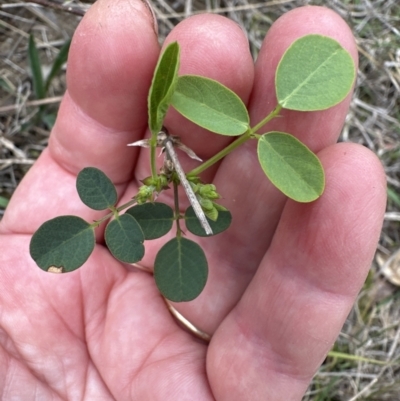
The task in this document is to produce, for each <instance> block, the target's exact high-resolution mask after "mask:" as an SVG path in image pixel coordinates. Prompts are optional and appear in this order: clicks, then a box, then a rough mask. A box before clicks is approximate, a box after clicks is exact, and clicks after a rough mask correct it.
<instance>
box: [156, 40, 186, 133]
mask: <svg viewBox="0 0 400 401" xmlns="http://www.w3.org/2000/svg"><path fill="white" fill-rule="evenodd" d="M179 53H180V49H179V45H178V43H177V42H172V43H170V44H169V45H168V46H167V47H166V48H165V50H164V52H163V53H162V55H161V57H160V58H159V59H158V63H157V66H156V69H155V71H154V75H153V81H152V83H151V87H150V91H149V97H148V108H149V127H150V131H151V133H152V135H153V136H155V135H157V134H158V132H159V131H161V128H162V124H163V121H164V117H165V114H166V113H167V110H168V107H169V105H170V101H171V96H172V94H173V92H174V89H175V85H176V81H177V78H178V70H179Z"/></svg>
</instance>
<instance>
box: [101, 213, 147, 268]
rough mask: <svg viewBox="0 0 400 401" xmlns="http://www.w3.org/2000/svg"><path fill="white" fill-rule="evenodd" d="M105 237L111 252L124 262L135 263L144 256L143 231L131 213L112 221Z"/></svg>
mask: <svg viewBox="0 0 400 401" xmlns="http://www.w3.org/2000/svg"><path fill="white" fill-rule="evenodd" d="M104 238H105V240H106V244H107V246H108V249H109V250H110V252H111V253H112V254H113V255H114V257H116V258H117V259H118V260H120V261H122V262H126V263H135V262H138V261H139V260H141V259H142V258H143V256H144V245H143V241H144V235H143V231H142V229H141V228H140V225H139V223H138V222H137V221H136V220H135V219H134V218H133V217H132V216H131V215H130V214H126V213H125V214H123V215H122V216H118V218H116V219H115V220H112V221H110V222H109V223H108V225H107V227H106V230H105V233H104Z"/></svg>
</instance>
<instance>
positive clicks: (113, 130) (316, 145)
mask: <svg viewBox="0 0 400 401" xmlns="http://www.w3.org/2000/svg"><path fill="white" fill-rule="evenodd" d="M308 33H320V34H323V35H327V36H330V37H332V38H334V39H336V40H338V41H339V42H340V43H341V44H342V45H343V46H344V47H345V48H346V49H347V50H348V51H349V52H350V53H351V55H352V56H353V58H354V60H355V62H356V63H357V51H356V46H355V43H354V39H353V37H352V34H351V32H350V30H349V28H348V27H347V26H346V24H345V23H344V22H343V20H341V18H340V17H339V16H338V15H336V14H335V13H334V12H332V11H330V10H328V9H326V8H319V7H304V8H297V9H295V10H294V11H292V12H289V13H287V14H285V15H284V16H283V17H281V18H280V19H279V20H278V21H277V22H276V23H275V24H274V25H273V27H272V28H271V29H270V31H269V32H268V34H267V36H266V38H265V41H264V43H263V46H262V49H261V51H260V54H259V57H258V60H257V62H256V64H255V65H254V64H253V61H252V58H251V56H250V53H249V48H248V42H247V39H246V37H245V34H244V33H243V32H242V30H241V29H240V27H239V26H237V25H236V24H235V23H234V22H232V21H230V20H228V19H226V18H223V17H221V16H217V15H198V16H195V17H192V18H189V19H187V20H185V21H183V22H182V23H180V24H179V25H178V26H177V27H176V28H175V29H174V30H173V31H172V32H171V34H170V35H169V36H168V38H167V40H166V42H167V43H169V42H171V41H174V40H178V41H179V44H180V46H181V68H180V74H185V73H191V74H198V75H203V76H207V77H210V78H213V79H216V80H218V81H220V82H222V83H223V84H225V85H227V86H228V87H230V88H231V89H232V90H234V91H235V92H236V93H237V94H238V95H239V96H240V97H241V98H242V99H243V101H244V102H246V103H247V105H248V107H249V111H250V115H251V119H252V123H253V124H255V123H257V122H258V121H259V120H260V119H261V118H262V117H263V116H265V115H266V114H268V113H269V112H270V111H271V110H272V109H273V108H274V106H275V104H276V102H275V94H274V88H273V82H274V71H275V69H276V65H277V63H278V61H279V59H280V57H281V56H282V54H283V52H284V51H285V49H286V48H287V47H288V46H289V45H290V44H291V43H292V42H293V41H294V40H295V39H296V38H298V37H300V36H303V35H305V34H308ZM159 53H160V48H159V45H158V41H157V37H156V33H155V28H154V24H153V20H152V16H151V13H150V12H149V9H148V7H147V6H146V5H145V4H144V3H143V2H141V1H140V0H118V1H116V0H100V1H99V2H97V3H96V4H94V5H93V7H92V8H91V9H90V10H89V11H88V13H87V15H86V16H85V17H84V18H83V20H82V22H81V24H80V26H79V27H78V29H77V31H76V33H75V35H74V38H73V42H72V46H71V50H70V57H69V62H68V72H67V84H68V91H67V93H66V95H65V97H64V99H63V102H62V104H61V108H60V111H59V115H58V120H57V122H56V125H55V127H54V129H53V131H52V134H51V138H50V142H49V147H48V148H47V149H46V150H45V151H44V152H43V154H42V155H41V156H40V158H39V160H38V161H37V163H36V164H35V165H34V166H33V167H32V168H31V170H30V171H29V173H28V174H27V175H26V177H25V178H24V180H23V182H22V183H21V185H20V186H19V187H18V188H17V190H16V192H15V194H14V197H13V198H12V200H11V202H10V204H9V207H8V208H7V212H6V214H5V216H4V218H3V220H2V221H1V225H0V266H1V276H0V394H1V398H2V399H3V400H29V401H30V400H41V401H43V400H146V401H150V400H163V401H168V400H174V401H176V400H179V401H186V400H196V401H197V400H198V401H208V400H218V401H225V400H230V401H241V400H252V401H257V400H270V401H283V400H285V401H294V400H301V398H302V395H303V394H304V392H305V391H306V389H307V386H308V384H309V382H310V380H311V378H312V376H313V374H314V373H315V372H316V370H317V369H318V367H319V365H320V364H321V363H322V362H323V360H324V357H325V355H326V353H327V352H328V351H329V350H330V348H331V347H332V345H333V343H334V341H335V338H336V337H337V335H338V334H339V331H340V329H341V327H342V325H343V322H344V320H345V319H346V316H347V314H348V313H349V311H350V309H351V307H352V304H353V302H354V300H355V298H356V296H357V293H358V291H359V290H360V288H361V286H362V284H363V281H364V279H365V277H366V274H367V272H368V269H369V266H370V263H371V260H372V258H373V255H374V251H375V247H376V244H377V241H378V238H379V233H380V229H381V224H382V220H383V213H384V208H385V194H386V191H385V176H384V173H383V170H382V167H381V165H380V162H379V160H378V159H377V158H376V157H375V156H374V155H373V154H372V153H371V152H370V151H369V150H368V149H366V148H364V147H362V146H359V145H355V144H350V143H340V144H335V142H336V140H337V138H338V135H339V133H340V130H341V127H342V125H343V122H344V118H345V115H346V113H347V110H348V106H349V102H350V96H349V97H348V98H347V99H345V100H344V101H343V102H342V103H341V104H339V105H337V106H335V107H333V108H332V109H330V110H327V111H323V112H312V113H299V112H287V111H283V112H282V113H281V117H280V118H278V119H275V120H273V121H272V122H271V123H270V124H269V125H268V127H265V130H261V131H259V132H260V133H262V132H266V131H267V130H280V131H286V132H290V133H292V134H293V135H295V136H297V137H298V138H299V139H300V140H302V141H303V142H305V143H306V144H307V145H308V146H309V147H310V148H311V149H312V150H313V151H315V152H317V154H318V156H319V158H320V159H321V161H322V164H323V166H324V168H325V171H326V189H325V193H324V194H323V195H322V197H321V198H320V199H318V200H317V201H315V202H313V203H311V204H298V203H295V202H292V201H287V200H286V199H285V198H284V196H283V195H282V194H280V193H279V192H278V191H277V190H276V189H275V188H274V187H272V185H271V184H270V183H269V182H268V180H267V179H266V178H265V176H264V175H263V172H262V171H261V168H260V167H259V166H258V164H257V157H256V153H255V143H254V142H253V141H250V142H248V143H246V144H245V145H244V146H242V147H241V148H239V149H237V150H236V151H235V152H233V153H232V154H230V155H229V156H228V157H226V158H225V159H224V160H223V161H222V162H221V163H220V164H219V165H218V166H213V168H211V169H210V170H208V171H207V172H206V173H205V174H204V176H203V178H204V179H205V181H207V182H214V183H215V184H216V186H217V188H218V191H219V192H220V193H221V194H222V196H223V199H222V201H221V203H222V204H224V205H225V206H226V207H228V208H229V209H230V211H231V212H232V215H233V223H232V226H231V227H230V229H229V230H228V231H226V232H224V233H222V234H219V235H218V236H216V237H213V238H212V239H210V238H208V239H204V240H202V241H201V245H202V246H203V247H204V249H205V253H206V255H207V258H208V260H209V269H210V273H209V279H208V283H207V286H206V288H205V290H204V292H203V293H202V294H201V295H200V297H199V298H198V299H196V300H194V301H193V302H190V303H185V304H177V305H176V307H177V309H178V310H179V311H181V312H182V314H183V315H184V316H185V317H187V318H188V319H189V320H190V321H192V322H193V323H194V324H195V325H197V326H198V327H199V328H201V329H202V330H204V331H206V332H209V333H211V334H212V335H213V336H212V339H211V342H210V344H209V345H206V344H204V343H202V342H200V341H199V340H197V339H195V338H194V337H193V336H192V335H191V334H190V333H188V332H186V331H184V330H183V329H182V328H181V327H179V326H178V325H177V324H176V322H175V320H174V319H173V318H172V317H171V315H170V314H169V312H168V310H167V309H166V306H165V303H164V301H163V299H162V298H161V297H160V295H159V293H158V291H157V289H156V287H155V284H154V280H153V277H152V276H151V275H150V274H148V273H146V272H143V271H139V270H135V269H133V268H131V267H128V266H126V265H123V264H122V263H119V262H118V261H116V260H115V259H114V258H113V257H112V256H110V254H109V253H108V251H107V250H106V248H105V247H104V242H103V240H102V231H101V230H99V231H98V232H97V240H98V245H97V246H96V249H95V251H94V253H93V254H92V256H91V257H90V258H89V260H88V261H87V263H86V264H85V265H84V266H83V267H82V268H81V269H79V270H77V271H75V272H73V273H69V274H64V275H56V274H51V273H46V272H43V271H41V270H40V269H39V268H38V267H37V266H36V265H35V263H34V262H33V261H32V259H31V258H30V256H29V241H30V237H31V235H32V233H33V232H34V231H35V230H36V229H37V228H38V227H39V225H40V224H42V223H43V222H44V221H46V220H48V219H50V218H53V217H55V216H59V215H66V214H73V215H79V216H81V217H83V218H85V219H86V220H87V221H93V220H95V219H98V218H99V217H100V216H101V215H102V212H94V211H91V210H90V209H89V208H87V207H86V206H84V205H83V204H82V203H81V202H80V200H79V199H78V195H77V193H76V189H75V179H76V175H77V173H78V172H79V171H80V170H81V169H82V168H84V167H87V166H94V167H98V168H100V169H102V170H103V171H104V172H105V173H106V174H107V175H108V176H109V177H110V178H111V179H112V180H113V182H114V183H115V184H116V186H117V189H118V192H119V195H120V204H122V203H123V202H126V201H127V200H129V199H130V198H131V197H132V196H134V195H135V194H136V190H137V186H138V184H140V182H139V180H140V179H143V178H144V177H146V176H148V175H149V154H148V150H141V149H136V148H131V147H127V146H126V145H127V144H128V143H131V142H133V141H135V140H139V139H140V138H142V137H143V136H145V135H148V132H147V131H146V129H147V114H146V113H147V103H146V102H147V99H146V97H147V92H148V89H149V85H150V82H151V77H152V73H153V70H154V66H155V64H156V62H157V57H158V55H159ZM165 124H166V126H167V127H168V128H169V130H170V132H171V133H173V134H174V135H180V136H181V138H182V140H183V142H184V143H185V144H187V145H188V146H189V147H191V148H192V149H194V150H195V152H196V153H197V154H198V155H199V156H200V157H201V158H202V159H207V158H209V157H210V156H211V155H213V154H214V153H216V152H217V151H218V150H220V149H221V148H223V147H224V146H226V144H227V143H228V141H230V139H229V138H227V137H223V136H217V135H214V134H210V133H205V132H203V131H202V130H201V129H200V128H198V127H195V126H194V125H193V124H191V123H189V122H187V121H185V120H184V119H183V118H182V117H180V116H179V115H178V114H177V113H175V112H173V111H172V112H170V113H169V114H168V116H167V119H166V122H165ZM180 158H181V160H182V164H183V167H184V169H185V170H186V171H188V169H190V168H192V167H194V166H195V165H196V162H194V161H191V160H187V159H186V158H185V156H184V155H180ZM169 192H172V191H169ZM161 200H162V201H165V202H169V203H171V202H172V198H171V193H168V191H167V193H166V194H165V195H163V196H162V198H161ZM181 202H182V207H185V201H184V197H183V196H182V200H181ZM172 235H173V233H171V236H172ZM188 238H190V235H189V234H188ZM165 241H166V239H165V238H162V239H160V240H155V241H149V242H148V243H146V256H145V258H144V260H143V261H142V263H143V265H146V266H148V267H151V266H152V262H153V260H154V257H155V253H156V252H157V250H158V249H159V248H160V246H161V245H162V243H164V242H165Z"/></svg>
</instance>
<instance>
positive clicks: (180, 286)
mask: <svg viewBox="0 0 400 401" xmlns="http://www.w3.org/2000/svg"><path fill="white" fill-rule="evenodd" d="M179 54H180V50H179V45H178V43H176V42H174V43H171V44H170V45H169V46H167V47H166V49H165V51H164V52H163V54H162V56H161V57H160V59H159V61H158V64H157V66H156V69H155V73H154V76H153V81H152V85H151V88H150V91H149V97H148V109H149V127H150V131H151V137H150V138H149V139H146V140H141V141H138V142H136V143H133V144H130V145H134V146H143V147H148V148H150V169H151V176H149V177H147V178H144V179H143V185H142V186H141V187H140V188H139V191H138V193H137V194H136V195H135V196H134V197H133V198H132V200H131V201H129V202H128V203H126V204H124V205H121V206H116V205H117V201H118V199H117V192H116V190H115V187H114V185H113V184H112V182H111V180H110V179H109V178H108V177H107V176H106V175H105V174H104V173H103V172H101V171H100V170H98V169H96V168H93V167H87V168H85V169H83V170H82V171H81V172H80V173H79V175H78V177H77V191H78V194H79V196H80V198H81V200H82V201H83V203H85V204H86V205H87V206H89V207H91V208H92V209H95V210H106V209H108V210H109V213H108V214H106V215H105V216H104V217H103V218H101V219H100V220H98V221H95V222H93V223H87V222H86V221H84V220H83V219H81V218H80V217H76V216H61V217H56V218H54V219H52V220H49V221H47V222H45V223H44V224H43V225H42V226H41V227H40V228H39V229H38V230H37V231H36V233H35V234H34V236H33V237H32V240H31V244H30V253H31V256H32V258H33V259H34V260H35V261H36V263H37V264H38V265H39V267H40V268H42V269H43V270H46V271H48V270H49V269H51V270H54V267H57V268H60V269H61V270H62V271H63V272H69V271H73V270H75V269H77V268H78V267H80V266H81V265H82V264H84V263H85V261H86V260H87V259H88V257H89V256H90V254H91V252H92V250H93V248H94V246H95V235H94V230H95V228H96V227H98V226H99V225H100V224H102V223H103V222H105V221H108V220H110V221H109V222H108V224H107V226H106V229H105V241H106V243H107V246H108V248H109V250H110V252H111V253H112V254H113V255H114V256H115V257H116V258H117V259H119V260H121V261H123V262H127V263H135V262H138V261H140V260H141V259H142V258H143V255H144V252H145V249H144V241H145V240H151V239H155V238H159V237H161V236H163V235H165V234H166V233H167V232H169V231H170V230H171V228H172V226H173V223H174V222H175V224H176V236H175V238H173V239H172V240H170V241H168V242H167V243H166V244H165V245H164V246H163V247H162V248H161V249H160V250H159V252H158V254H157V256H156V259H155V265H154V277H155V281H156V284H157V286H158V288H159V289H160V291H161V293H162V294H163V295H164V296H165V297H166V298H168V299H169V300H172V301H178V302H179V301H190V300H192V299H194V298H196V297H197V296H198V295H199V294H200V293H201V291H202V289H203V288H204V286H205V284H206V281H207V274H208V264H207V259H206V256H205V254H204V252H203V250H202V248H201V247H200V246H199V245H198V244H197V243H195V242H194V241H192V240H189V239H187V238H185V237H184V236H183V232H182V229H181V226H180V224H181V221H182V220H184V221H185V223H186V228H187V230H188V231H190V232H192V233H193V234H195V235H199V236H209V235H212V234H218V233H220V232H222V231H224V230H225V229H227V228H228V227H229V225H230V222H231V219H232V216H231V213H230V212H229V211H228V210H226V209H225V208H224V207H222V206H221V205H219V204H218V199H219V198H220V195H219V194H218V192H217V189H216V187H215V186H214V185H213V184H206V183H203V182H202V180H201V179H200V177H199V175H200V173H202V172H203V171H204V170H206V169H207V168H209V167H210V166H212V165H213V164H214V163H216V162H217V161H219V160H220V159H222V158H223V157H225V156H226V155H227V154H229V153H230V152H232V151H233V150H234V149H236V148H237V147H238V146H240V145H241V144H243V143H244V142H246V141H248V140H256V141H257V142H258V146H257V153H258V159H259V162H260V166H261V168H262V169H263V171H264V172H265V174H266V176H267V177H268V178H269V179H270V180H271V182H272V183H273V184H274V185H275V186H276V187H277V188H278V189H280V190H281V191H282V192H283V193H284V194H285V195H287V196H288V197H290V198H292V199H294V200H296V201H298V202H311V201H314V200H315V199H317V198H318V197H319V196H320V195H321V194H322V193H323V190H324V185H325V178H324V172H323V168H322V166H321V164H320V162H319V160H318V158H317V156H316V155H315V154H314V153H312V152H311V151H310V150H309V149H308V148H307V147H306V146H305V145H304V144H302V143H301V142H300V141H299V140H297V139H296V138H295V137H293V136H292V135H290V134H288V133H284V132H267V133H263V134H258V133H257V131H258V130H259V129H261V128H262V127H263V126H264V125H265V124H266V123H267V122H268V121H270V120H271V119H273V118H275V117H277V116H278V115H279V112H280V111H281V109H282V108H287V109H291V110H299V111H314V110H323V109H327V108H329V107H332V106H333V105H335V104H338V103H339V102H340V101H342V100H343V99H344V98H345V97H346V96H347V94H348V93H349V92H350V90H351V87H352V85H353V83H354V78H355V67H354V63H353V60H352V58H351V56H350V55H349V54H348V52H347V51H346V50H344V49H343V48H342V47H341V46H340V44H339V43H338V42H336V41H335V40H333V39H330V38H328V37H324V36H320V35H308V36H304V37H302V38H300V39H298V40H297V41H295V42H294V43H293V44H292V45H291V46H290V47H289V49H288V50H287V51H286V52H285V54H284V55H283V57H282V59H281V61H280V63H279V65H278V68H277V71H276V82H275V84H276V94H277V100H278V104H277V105H276V107H275V109H274V110H273V111H272V112H271V113H270V114H269V115H267V116H266V117H265V118H263V119H262V120H261V121H260V122H259V123H258V124H256V125H255V126H254V127H250V124H249V115H248V112H247V109H246V106H245V105H244V104H243V102H242V101H241V99H240V98H239V97H238V96H237V95H236V94H235V93H233V92H232V91H231V90H229V89H228V88H226V87H225V86H223V85H221V84H220V83H218V82H216V81H213V80H211V79H208V78H204V77H200V76H194V75H184V76H178V69H179ZM171 105H172V106H173V107H174V108H175V109H176V110H177V111H178V112H180V113H181V114H182V115H184V116H185V117H186V118H188V119H189V120H191V121H193V122H194V123H196V124H198V125H199V126H201V127H203V128H206V129H208V130H210V131H212V132H215V133H216V134H220V135H227V136H237V139H236V140H234V141H233V142H232V143H231V144H230V145H228V146H227V147H226V148H225V149H223V150H222V151H220V152H218V153H217V154H216V155H214V156H213V157H211V158H210V159H209V160H207V161H205V162H204V163H202V164H200V165H199V166H198V167H197V168H195V169H194V170H192V171H190V172H189V173H187V174H185V173H183V172H182V171H181V167H180V164H179V160H178V158H177V156H176V154H175V151H174V149H175V148H180V149H182V150H184V151H186V152H187V153H188V154H189V156H191V157H193V158H196V155H195V154H194V152H193V151H192V150H190V149H188V148H187V147H186V146H185V145H183V144H182V143H181V142H180V139H179V138H177V137H174V136H172V135H169V133H168V131H167V130H166V128H165V127H163V122H164V118H165V115H166V113H167V110H168V108H169V107H170V106H171ZM157 148H162V149H163V150H164V165H163V168H162V169H161V171H157V168H156V149H157ZM180 184H183V185H184V187H185V190H186V193H187V194H188V197H189V199H191V203H192V206H191V207H189V208H188V209H187V210H186V211H185V213H184V215H182V214H181V213H180V207H179V200H178V196H177V192H178V185H180ZM170 185H172V187H173V190H174V199H175V204H174V208H173V209H172V208H171V207H170V206H168V205H166V204H163V203H159V202H155V199H156V197H157V196H158V194H159V193H161V192H162V191H163V190H164V189H166V188H168V187H169V186H170ZM125 209H127V210H126V213H124V214H121V211H123V210H125Z"/></svg>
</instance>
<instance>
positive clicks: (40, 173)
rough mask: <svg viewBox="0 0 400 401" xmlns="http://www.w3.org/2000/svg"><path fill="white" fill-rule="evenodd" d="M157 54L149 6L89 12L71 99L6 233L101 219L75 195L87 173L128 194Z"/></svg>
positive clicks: (78, 44)
mask: <svg viewBox="0 0 400 401" xmlns="http://www.w3.org/2000/svg"><path fill="white" fill-rule="evenodd" d="M158 54H159V45H158V41H157V37H156V33H155V32H154V26H153V19H152V15H151V13H150V12H149V10H148V8H147V6H146V5H145V3H144V2H142V1H140V0H136V1H131V0H123V1H118V2H115V1H112V0H101V1H98V2H96V3H95V4H94V5H93V6H92V7H91V8H90V10H89V11H88V12H87V14H86V15H85V17H84V18H83V20H82V22H81V23H80V25H79V27H78V28H77V30H76V32H75V35H74V38H73V40H72V44H71V49H70V54H69V59H68V73H67V83H68V91H67V93H66V95H65V96H64V99H63V102H62V104H61V107H60V110H59V113H58V118H57V122H56V124H55V127H54V129H53V131H52V134H51V138H50V144H49V148H48V150H46V151H45V152H44V153H43V155H42V157H41V158H40V161H39V162H38V163H37V164H36V165H35V166H34V167H33V168H32V169H31V171H30V172H29V173H28V175H27V177H26V178H25V179H24V181H23V183H22V184H21V185H20V187H19V188H18V189H17V191H16V193H15V195H14V197H13V199H12V201H11V203H10V205H9V207H8V208H7V213H6V215H5V217H4V221H3V229H4V230H7V231H14V232H22V233H26V232H32V231H34V230H35V229H36V228H37V227H38V225H39V224H41V223H42V222H43V221H44V220H47V219H49V218H52V217H55V216H57V215H59V214H60V212H61V214H78V215H80V216H82V217H83V218H86V219H88V220H92V219H95V218H97V217H98V216H99V213H93V212H92V211H91V210H90V209H89V208H87V207H86V206H84V205H83V204H82V203H81V202H80V200H79V199H78V196H77V193H76V189H75V176H76V174H77V173H78V172H79V171H80V170H81V169H82V168H83V167H87V166H93V167H98V168H100V169H102V170H103V171H104V172H105V173H106V174H107V175H108V176H109V177H110V178H111V179H112V180H113V181H114V182H115V183H117V184H121V185H120V186H119V188H118V189H119V192H122V191H123V190H124V188H125V182H126V181H127V180H129V179H130V178H131V176H132V169H133V167H134V165H135V163H136V159H135V157H136V155H137V153H138V150H137V149H133V148H129V147H127V146H126V145H127V144H128V143H129V142H132V141H133V140H135V139H138V138H140V137H141V136H143V135H144V132H145V129H146V125H147V92H148V89H149V86H150V83H151V78H152V73H153V70H154V66H155V63H156V61H157V57H158ZM27 205H29V215H28V216H27V215H26V212H27ZM21 216H26V218H24V219H21Z"/></svg>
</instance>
